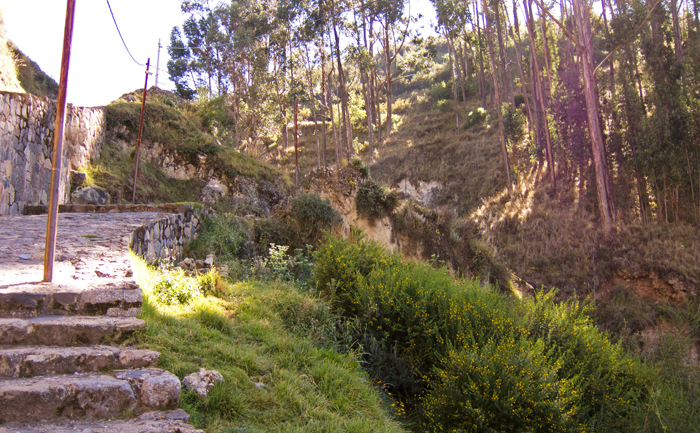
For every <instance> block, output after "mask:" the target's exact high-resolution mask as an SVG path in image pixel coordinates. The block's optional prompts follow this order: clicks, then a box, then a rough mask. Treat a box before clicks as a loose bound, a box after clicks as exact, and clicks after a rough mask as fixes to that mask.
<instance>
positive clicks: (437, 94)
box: [430, 81, 452, 102]
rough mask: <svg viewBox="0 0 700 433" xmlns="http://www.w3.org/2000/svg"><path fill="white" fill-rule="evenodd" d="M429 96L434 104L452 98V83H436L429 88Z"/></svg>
mask: <svg viewBox="0 0 700 433" xmlns="http://www.w3.org/2000/svg"><path fill="white" fill-rule="evenodd" d="M430 96H431V97H432V98H433V101H435V102H439V101H445V100H448V99H450V98H452V82H450V83H446V82H445V81H438V82H437V83H435V84H433V85H432V86H430Z"/></svg>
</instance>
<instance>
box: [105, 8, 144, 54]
mask: <svg viewBox="0 0 700 433" xmlns="http://www.w3.org/2000/svg"><path fill="white" fill-rule="evenodd" d="M107 7H109V13H110V14H112V20H113V21H114V26H115V27H116V28H117V33H119V38H121V40H122V43H123V44H124V48H126V52H127V53H129V56H130V57H131V60H133V61H134V62H135V63H136V64H137V65H139V66H145V65H144V64H143V63H139V62H137V61H136V59H135V58H134V56H132V55H131V51H129V47H127V46H126V42H124V37H122V32H121V31H119V25H118V24H117V20H116V18H114V12H112V5H110V4H109V0H107Z"/></svg>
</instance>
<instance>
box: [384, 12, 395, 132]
mask: <svg viewBox="0 0 700 433" xmlns="http://www.w3.org/2000/svg"><path fill="white" fill-rule="evenodd" d="M389 44H390V40H389V21H388V18H387V21H386V22H385V23H384V61H385V63H386V65H385V66H386V81H385V84H386V136H387V138H389V135H391V129H392V127H393V124H392V123H393V119H392V113H391V109H392V105H393V100H392V95H391V85H392V83H393V79H394V74H393V73H392V70H391V63H392V60H391V55H390V54H391V46H390V45H389Z"/></svg>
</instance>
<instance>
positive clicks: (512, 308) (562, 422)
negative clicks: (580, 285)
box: [315, 236, 688, 432]
mask: <svg viewBox="0 0 700 433" xmlns="http://www.w3.org/2000/svg"><path fill="white" fill-rule="evenodd" d="M315 258H316V266H317V267H316V284H317V286H318V288H319V289H320V290H321V291H322V292H323V293H326V294H328V295H330V296H331V298H332V301H333V303H334V305H336V307H337V308H338V309H339V311H341V312H342V314H344V315H346V316H348V317H351V318H359V319H360V320H361V321H362V323H363V324H364V328H363V329H362V330H361V331H358V332H359V334H358V335H357V340H358V341H359V342H360V344H362V348H363V351H364V352H365V353H367V356H366V357H365V361H366V362H367V368H368V369H369V371H370V372H371V373H372V374H373V375H374V377H375V379H378V380H380V381H382V382H384V383H390V385H386V386H389V387H391V388H392V390H394V391H396V392H395V394H397V395H399V396H400V398H401V399H402V400H403V401H402V402H405V403H406V407H408V408H409V410H412V413H413V416H415V419H416V420H417V421H418V423H419V424H420V425H421V426H422V427H423V429H424V430H425V431H601V432H608V431H639V430H641V429H642V426H643V425H644V424H645V419H644V418H645V413H646V410H647V408H648V407H649V405H650V404H651V403H653V404H656V405H657V406H658V407H659V408H661V409H660V410H661V411H665V412H662V413H661V418H659V419H662V418H663V419H664V420H668V419H680V418H678V417H675V416H676V415H677V413H675V412H674V411H673V409H672V405H671V404H670V402H671V401H678V400H677V399H678V394H674V393H673V392H670V391H663V392H661V393H659V394H658V396H656V397H654V398H656V400H654V401H651V402H650V400H649V397H650V392H649V390H650V388H651V387H652V382H653V375H652V374H651V370H650V369H649V368H647V367H646V366H644V365H643V364H641V363H640V362H639V361H638V360H637V359H635V358H633V357H631V356H630V355H628V354H627V353H625V352H624V350H623V349H622V348H621V347H620V346H619V345H614V344H612V343H611V342H610V341H609V338H608V336H607V335H606V334H604V333H601V332H600V331H599V330H598V329H597V328H596V327H595V326H594V325H593V323H592V321H591V319H590V317H589V312H590V311H589V307H588V304H584V303H578V302H568V303H555V302H554V293H553V292H550V293H547V294H540V295H538V296H537V297H536V298H535V299H531V300H526V301H518V300H513V299H509V298H507V297H505V296H503V295H501V294H499V293H497V292H495V291H493V290H491V289H489V288H484V287H483V286H482V285H481V284H479V283H478V282H476V281H471V280H459V281H455V280H454V279H453V277H451V276H450V275H449V274H448V273H447V271H446V270H445V269H433V268H431V267H430V266H428V265H426V264H415V263H402V262H401V259H400V257H398V256H396V255H392V254H389V253H387V252H386V251H385V250H383V249H382V248H381V247H379V246H378V245H377V244H376V243H374V242H357V243H352V242H348V241H344V240H340V239H338V238H335V237H332V236H331V237H329V238H328V239H327V241H326V242H325V243H323V244H322V245H320V246H319V248H318V250H317V252H316V255H315ZM669 389H674V388H673V387H671V388H669ZM674 398H675V399H676V400H673V399H674ZM679 407H686V408H687V407H688V406H687V405H686V406H681V405H679ZM660 422H661V421H660ZM650 425H651V424H650ZM676 425H679V424H676ZM650 428H651V427H650ZM655 429H656V428H655V427H654V429H652V430H649V431H655Z"/></svg>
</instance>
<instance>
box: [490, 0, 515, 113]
mask: <svg viewBox="0 0 700 433" xmlns="http://www.w3.org/2000/svg"><path fill="white" fill-rule="evenodd" d="M494 3H495V6H496V10H495V11H494V14H493V16H494V17H495V22H496V35H497V36H498V57H499V59H500V61H501V68H500V69H501V79H502V80H503V81H502V82H503V87H502V94H503V96H504V98H503V99H504V100H509V101H513V80H511V79H510V77H509V74H508V67H507V64H506V55H507V53H506V45H505V43H504V41H503V31H502V26H501V6H500V5H501V0H495V2H494Z"/></svg>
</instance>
